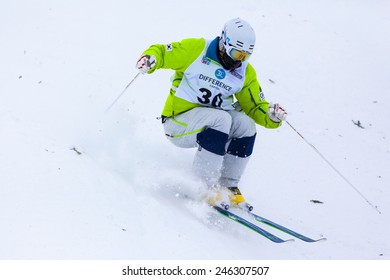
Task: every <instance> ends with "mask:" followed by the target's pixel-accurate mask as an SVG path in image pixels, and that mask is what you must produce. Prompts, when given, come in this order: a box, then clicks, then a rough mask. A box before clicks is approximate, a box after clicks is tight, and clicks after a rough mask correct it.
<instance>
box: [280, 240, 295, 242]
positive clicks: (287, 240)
mask: <svg viewBox="0 0 390 280" xmlns="http://www.w3.org/2000/svg"><path fill="white" fill-rule="evenodd" d="M290 242H295V239H286V240H283V242H280V243H290Z"/></svg>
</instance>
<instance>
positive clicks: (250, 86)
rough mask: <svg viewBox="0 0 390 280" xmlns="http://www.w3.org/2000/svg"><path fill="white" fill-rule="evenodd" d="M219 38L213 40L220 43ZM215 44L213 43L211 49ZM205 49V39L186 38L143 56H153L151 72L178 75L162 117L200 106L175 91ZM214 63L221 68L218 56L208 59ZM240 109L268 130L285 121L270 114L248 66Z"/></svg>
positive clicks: (236, 96)
mask: <svg viewBox="0 0 390 280" xmlns="http://www.w3.org/2000/svg"><path fill="white" fill-rule="evenodd" d="M218 39H219V38H218V37H217V38H215V39H214V41H213V42H214V45H215V43H218ZM211 45H212V43H211V44H210V47H211ZM205 46H206V40H205V39H203V38H196V39H195V38H190V39H184V40H182V41H181V42H174V43H171V44H167V45H162V44H156V45H152V46H150V47H149V48H148V49H147V50H145V51H144V52H143V54H144V55H150V56H152V55H154V56H155V57H156V65H155V66H154V67H153V68H152V69H151V70H150V71H149V72H148V73H149V74H150V73H153V72H154V71H155V70H156V69H161V68H162V69H172V70H175V74H174V76H173V78H172V88H171V90H170V93H169V95H168V98H167V100H166V103H165V106H164V109H163V111H162V115H163V116H166V117H172V116H174V115H178V114H180V113H183V112H185V111H188V110H190V109H192V108H195V107H199V106H201V105H199V104H195V103H191V102H188V101H186V100H184V99H182V98H179V97H176V96H175V89H176V88H177V87H178V86H179V84H180V82H181V79H182V77H183V75H184V71H185V70H186V69H187V68H188V67H189V66H190V65H191V64H192V62H193V61H194V60H196V59H197V58H198V56H199V55H200V54H201V53H202V52H203V50H204V48H205ZM208 53H215V52H208ZM208 58H209V59H211V61H212V63H217V64H218V65H221V64H220V63H219V61H218V58H217V56H216V54H214V56H213V57H208ZM234 96H235V98H236V99H237V101H238V104H239V105H240V107H241V109H242V110H243V111H244V112H245V114H247V115H248V116H249V117H251V118H252V119H253V120H254V121H255V122H256V123H257V124H259V125H261V126H264V127H266V128H277V127H279V126H281V124H282V122H274V121H272V120H271V119H270V117H269V115H268V113H267V112H268V102H267V101H266V100H265V99H264V96H263V93H262V92H261V87H260V84H259V82H258V80H257V77H256V71H255V70H254V68H253V67H252V65H250V64H249V63H248V66H247V68H246V73H245V82H244V86H243V88H242V89H241V91H239V92H237V93H235V94H234Z"/></svg>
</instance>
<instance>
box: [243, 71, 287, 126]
mask: <svg viewBox="0 0 390 280" xmlns="http://www.w3.org/2000/svg"><path fill="white" fill-rule="evenodd" d="M235 96H236V98H237V101H238V103H239V105H240V107H241V109H242V110H243V111H244V112H245V114H247V115H248V116H249V117H251V118H252V119H253V120H254V121H255V122H256V123H257V124H259V125H261V126H264V127H266V128H278V127H280V126H281V125H282V122H274V121H272V120H271V119H270V117H269V115H268V104H269V103H268V101H267V100H265V98H264V95H263V93H262V91H261V87H260V84H259V81H258V80H257V76H256V71H255V69H254V68H253V67H252V66H251V65H250V64H248V66H247V68H246V73H245V83H244V86H243V88H242V89H241V91H240V92H238V93H236V95H235Z"/></svg>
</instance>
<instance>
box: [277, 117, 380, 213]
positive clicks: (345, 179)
mask: <svg viewBox="0 0 390 280" xmlns="http://www.w3.org/2000/svg"><path fill="white" fill-rule="evenodd" d="M285 122H286V123H287V124H288V125H289V126H290V127H291V128H292V129H293V130H294V131H295V132H296V133H297V134H298V135H299V136H300V137H301V138H302V139H303V140H304V141H305V142H306V143H307V144H308V145H309V146H310V147H312V149H313V150H314V151H315V152H316V153H317V154H318V155H319V156H320V157H321V158H322V159H323V160H324V161H325V162H326V163H327V164H328V165H329V166H330V167H331V168H332V169H333V170H334V171H335V172H336V173H337V174H338V175H339V176H340V177H341V178H342V179H343V180H344V181H345V182H346V183H347V184H348V185H349V186H350V187H352V188H353V189H354V190H355V191H356V192H357V193H358V194H359V195H360V196H361V197H362V198H363V199H364V200H365V201H366V202H367V203H368V204H369V205H370V206H371V207H372V208H374V209H375V210H376V211H377V212H378V213H379V214H382V213H381V211H379V209H378V207H377V206H374V205H373V204H372V203H371V202H370V201H369V200H368V199H367V198H366V197H365V196H364V195H363V194H362V193H361V192H360V191H359V190H358V189H357V188H356V187H355V186H354V185H353V184H352V183H351V182H350V181H349V180H348V179H347V178H346V177H345V176H344V175H343V174H342V173H341V172H340V171H339V170H338V169H337V168H336V167H334V165H333V164H332V163H330V161H329V160H327V159H326V157H325V156H324V155H323V154H322V153H321V152H320V151H319V150H318V149H317V148H316V147H315V146H314V145H313V144H312V143H310V142H309V141H307V140H306V139H305V137H303V135H302V134H301V133H299V131H298V130H296V129H295V127H293V126H292V125H291V124H290V123H289V122H288V121H285Z"/></svg>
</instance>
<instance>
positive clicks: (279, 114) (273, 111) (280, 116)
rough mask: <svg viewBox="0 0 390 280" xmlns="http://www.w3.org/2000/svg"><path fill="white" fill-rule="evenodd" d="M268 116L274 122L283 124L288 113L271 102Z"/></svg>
mask: <svg viewBox="0 0 390 280" xmlns="http://www.w3.org/2000/svg"><path fill="white" fill-rule="evenodd" d="M268 115H269V117H270V119H271V120H273V121H274V122H281V121H284V120H285V119H286V117H287V112H286V110H284V109H283V108H282V107H281V106H280V105H279V104H278V103H276V104H273V103H272V102H270V103H269V104H268Z"/></svg>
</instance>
